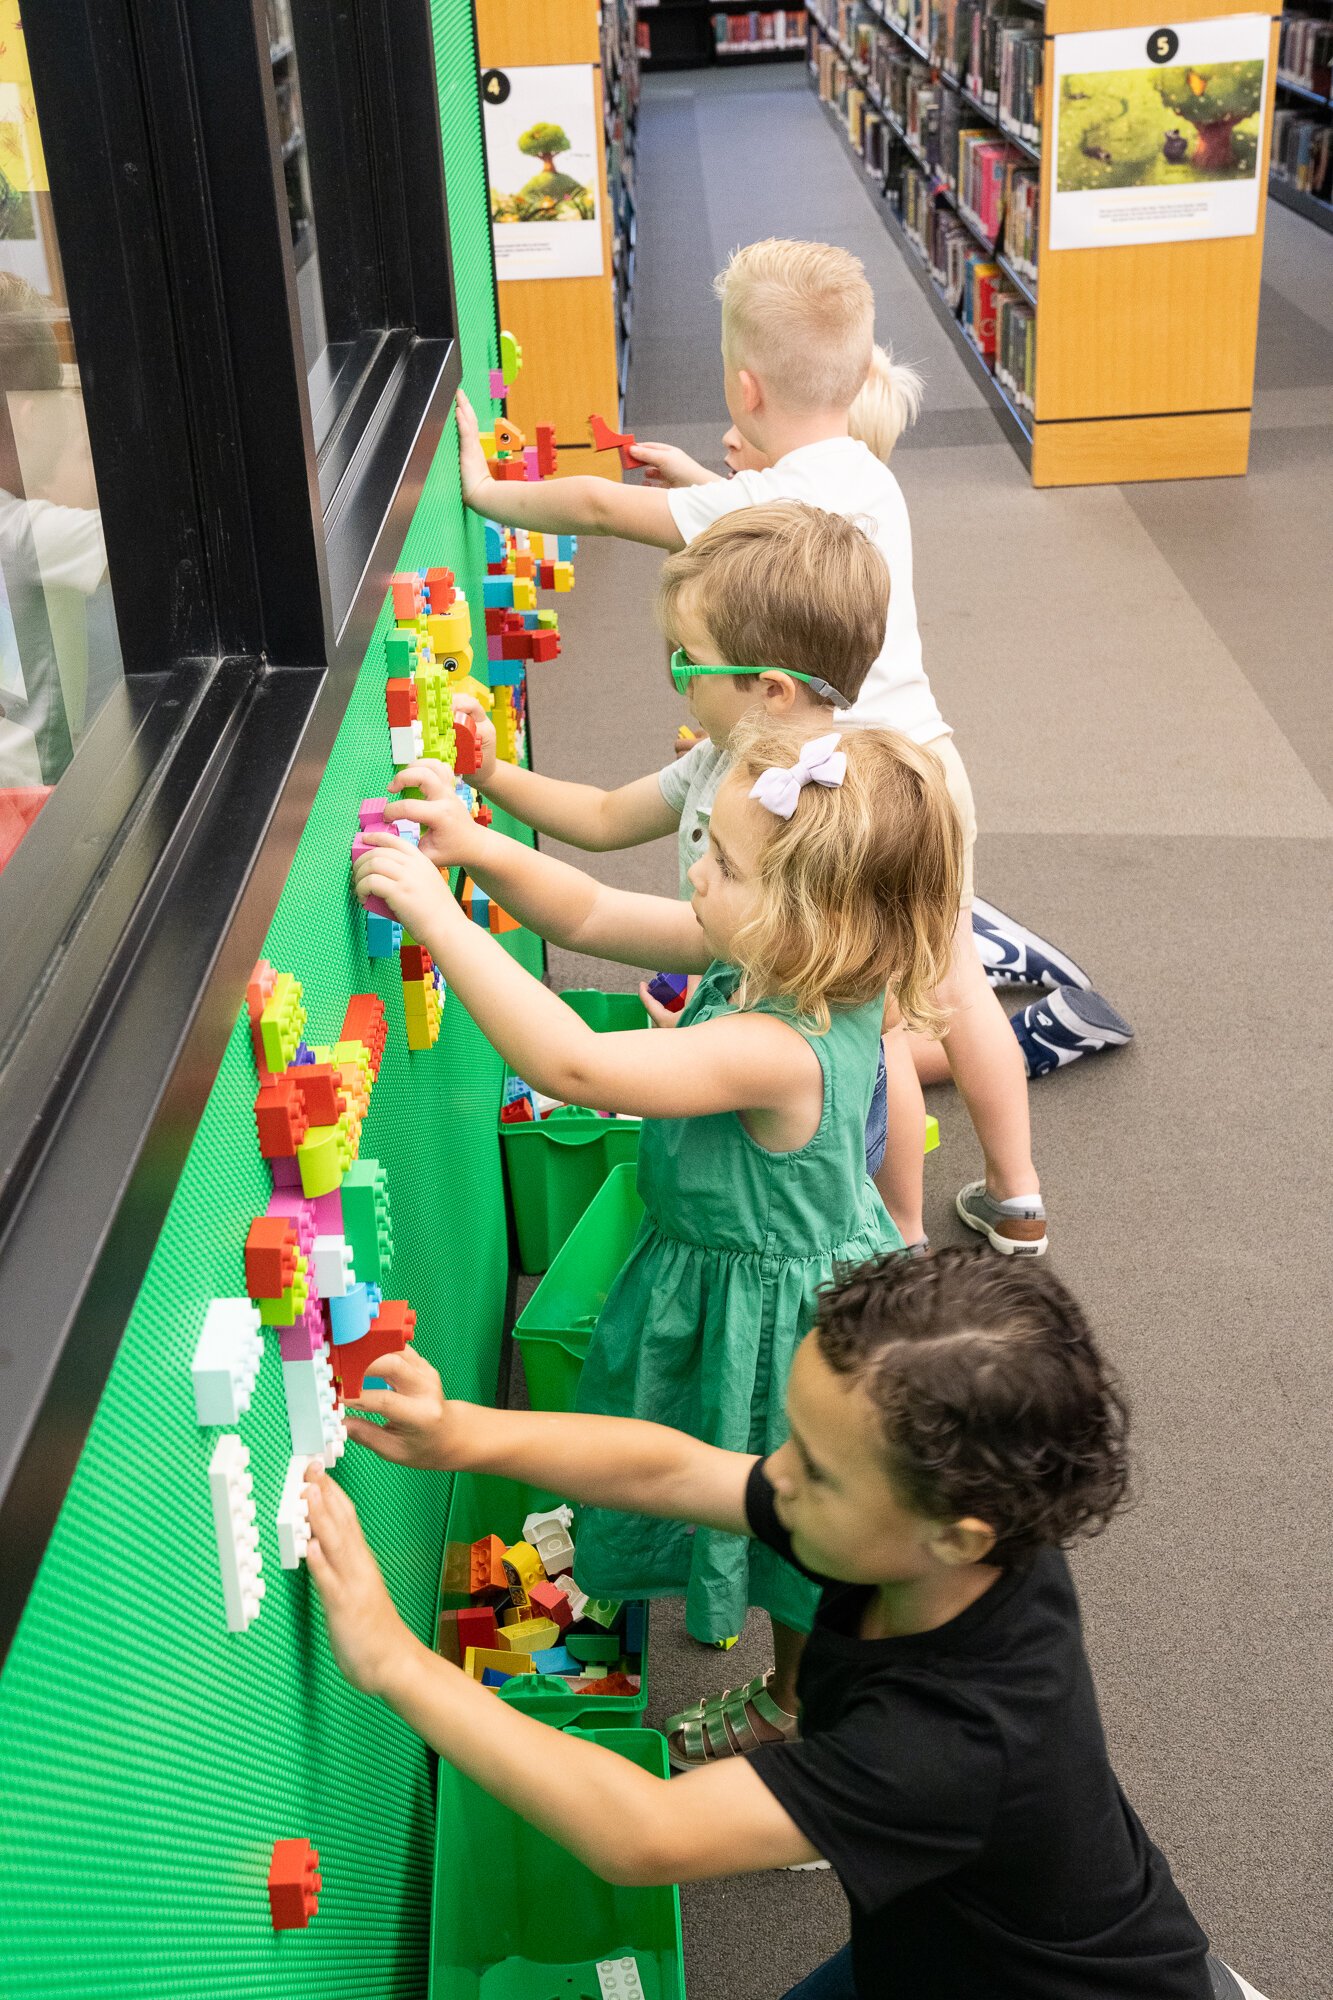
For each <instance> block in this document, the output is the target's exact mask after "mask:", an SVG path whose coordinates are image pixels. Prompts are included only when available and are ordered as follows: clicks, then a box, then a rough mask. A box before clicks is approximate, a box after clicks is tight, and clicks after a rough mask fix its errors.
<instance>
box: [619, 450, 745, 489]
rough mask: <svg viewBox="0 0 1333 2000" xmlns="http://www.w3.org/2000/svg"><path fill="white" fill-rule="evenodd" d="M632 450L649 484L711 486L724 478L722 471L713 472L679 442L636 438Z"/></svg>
mask: <svg viewBox="0 0 1333 2000" xmlns="http://www.w3.org/2000/svg"><path fill="white" fill-rule="evenodd" d="M630 453H631V456H632V457H633V458H635V459H637V461H638V463H639V464H640V465H641V466H643V467H644V469H645V471H646V472H647V474H648V484H649V485H650V486H711V485H712V484H713V483H714V482H715V481H720V480H721V478H722V475H721V473H720V472H710V471H709V470H708V467H707V466H706V465H700V463H699V461H698V459H697V458H691V457H690V455H689V453H688V452H687V451H682V450H681V449H680V446H679V445H675V444H646V443H644V442H643V441H642V440H636V441H635V443H634V444H632V445H631V446H630Z"/></svg>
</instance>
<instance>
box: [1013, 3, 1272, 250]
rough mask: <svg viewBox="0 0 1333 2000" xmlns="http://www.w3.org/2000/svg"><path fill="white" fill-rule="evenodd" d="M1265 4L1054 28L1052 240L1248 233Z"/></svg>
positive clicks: (1264, 56) (1096, 242) (1259, 169)
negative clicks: (1172, 18)
mask: <svg viewBox="0 0 1333 2000" xmlns="http://www.w3.org/2000/svg"><path fill="white" fill-rule="evenodd" d="M1270 26H1271V24H1270V22H1269V18H1268V16H1267V15H1266V14H1236V15H1232V16H1230V17H1229V18H1227V19H1224V20H1216V21H1185V22H1181V23H1178V24H1177V25H1176V26H1174V27H1164V28H1154V29H1152V30H1150V31H1148V30H1145V29H1143V28H1112V29H1105V30H1099V31H1097V32H1095V33H1090V34H1082V35H1057V36H1056V38H1055V62H1054V75H1053V77H1052V78H1051V83H1050V94H1051V98H1052V100H1053V106H1054V112H1055V119H1054V124H1055V171H1054V174H1053V176H1052V190H1053V191H1052V197H1051V224H1050V245H1049V247H1050V248H1051V249H1052V250H1086V249H1100V248H1103V247H1104V246H1106V245H1108V244H1116V243H1188V242H1192V241H1195V240H1198V239H1201V238H1204V237H1210V236H1252V235H1253V234H1254V232H1255V230H1256V228H1257V227H1258V223H1259V203H1260V201H1261V200H1262V199H1263V195H1264V177H1265V162H1266V159H1267V152H1268V141H1267V136H1266V134H1265V132H1264V129H1263V128H1264V103H1265V86H1266V82H1267V66H1268V47H1269V35H1270Z"/></svg>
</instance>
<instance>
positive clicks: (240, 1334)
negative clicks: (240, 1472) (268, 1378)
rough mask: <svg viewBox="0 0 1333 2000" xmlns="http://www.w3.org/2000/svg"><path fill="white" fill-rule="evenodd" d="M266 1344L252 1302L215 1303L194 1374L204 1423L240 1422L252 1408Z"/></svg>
mask: <svg viewBox="0 0 1333 2000" xmlns="http://www.w3.org/2000/svg"><path fill="white" fill-rule="evenodd" d="M263 1358H264V1340H263V1335H262V1334H261V1333H260V1330H259V1314H258V1313H257V1312H256V1311H255V1308H254V1307H253V1306H252V1305H251V1303H250V1301H249V1299H211V1300H210V1301H209V1305H208V1310H207V1311H206V1312H205V1314H204V1324H203V1330H202V1331H201V1333H200V1335H199V1338H198V1340H197V1341H196V1343H195V1349H194V1360H193V1361H192V1362H191V1364H190V1376H191V1380H192V1381H193V1384H194V1412H195V1416H196V1417H197V1419H198V1421H199V1422H200V1423H201V1424H238V1423H239V1422H240V1420H241V1418H242V1417H243V1416H244V1415H245V1413H246V1411H247V1410H248V1409H249V1407H250V1398H251V1397H252V1396H253V1394H254V1388H255V1382H256V1380H257V1378H258V1375H259V1365H260V1362H261V1361H262V1360H263Z"/></svg>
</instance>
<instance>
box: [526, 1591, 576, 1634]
mask: <svg viewBox="0 0 1333 2000" xmlns="http://www.w3.org/2000/svg"><path fill="white" fill-rule="evenodd" d="M528 1602H529V1604H530V1605H531V1606H532V1615H533V1617H534V1618H549V1619H550V1620H551V1621H552V1623H553V1624H556V1625H558V1626H559V1627H560V1630H561V1631H562V1632H563V1631H564V1629H565V1627H566V1625H572V1624H573V1622H574V1607H573V1605H572V1604H571V1603H570V1601H569V1599H568V1598H567V1597H566V1595H565V1593H564V1591H563V1590H557V1589H556V1587H555V1585H554V1584H553V1583H534V1584H533V1585H532V1586H531V1588H530V1589H529V1591H528Z"/></svg>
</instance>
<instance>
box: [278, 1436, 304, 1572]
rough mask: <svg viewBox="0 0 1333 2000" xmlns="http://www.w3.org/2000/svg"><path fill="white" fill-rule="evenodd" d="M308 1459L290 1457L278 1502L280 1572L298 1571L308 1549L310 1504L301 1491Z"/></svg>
mask: <svg viewBox="0 0 1333 2000" xmlns="http://www.w3.org/2000/svg"><path fill="white" fill-rule="evenodd" d="M309 1463H310V1459H309V1457H308V1456H307V1457H305V1458H294V1459H293V1460H292V1461H291V1463H290V1465H289V1466H288V1467H287V1477H286V1478H285V1479H284V1480H283V1482H282V1497H281V1499H280V1500H279V1501H278V1555H279V1557H280V1559H281V1562H282V1566H283V1568H284V1569H299V1568H300V1566H301V1564H302V1562H303V1561H304V1560H305V1552H306V1550H307V1549H308V1548H309V1547H310V1503H309V1501H308V1500H307V1499H306V1498H305V1495H304V1493H303V1492H302V1490H301V1489H302V1488H303V1487H304V1485H305V1469H306V1467H307V1465H309Z"/></svg>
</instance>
